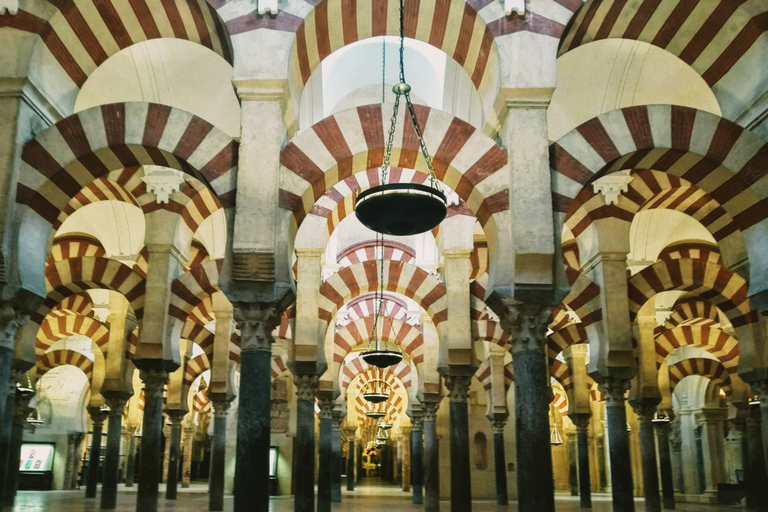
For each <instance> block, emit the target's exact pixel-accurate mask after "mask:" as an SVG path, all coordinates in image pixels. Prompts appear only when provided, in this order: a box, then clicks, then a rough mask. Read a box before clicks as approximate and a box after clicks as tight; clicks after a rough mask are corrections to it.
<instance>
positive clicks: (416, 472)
mask: <svg viewBox="0 0 768 512" xmlns="http://www.w3.org/2000/svg"><path fill="white" fill-rule="evenodd" d="M422 421H423V420H422V419H421V418H418V420H417V419H414V423H413V430H411V486H412V488H413V499H412V501H413V503H415V504H417V505H420V504H422V503H424V438H423V436H422V433H423V432H422V428H423V427H422V425H423V423H422Z"/></svg>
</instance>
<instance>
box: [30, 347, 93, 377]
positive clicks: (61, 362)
mask: <svg viewBox="0 0 768 512" xmlns="http://www.w3.org/2000/svg"><path fill="white" fill-rule="evenodd" d="M65 365H70V366H74V367H75V368H79V369H80V370H82V372H83V373H84V374H85V376H86V377H87V378H88V383H89V384H90V382H91V377H92V375H93V362H92V361H91V360H90V359H88V358H87V357H85V356H84V355H83V354H81V353H80V352H77V351H75V350H68V349H66V350H52V351H50V352H46V353H45V354H40V355H38V356H37V365H36V366H35V370H34V371H35V374H36V375H37V376H38V377H42V376H43V375H45V374H46V373H47V372H48V371H50V370H52V369H54V368H56V367H58V366H65Z"/></svg>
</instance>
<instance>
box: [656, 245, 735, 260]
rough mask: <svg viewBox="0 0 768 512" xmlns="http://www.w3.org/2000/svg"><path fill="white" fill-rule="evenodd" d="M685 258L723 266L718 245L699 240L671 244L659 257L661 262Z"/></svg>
mask: <svg viewBox="0 0 768 512" xmlns="http://www.w3.org/2000/svg"><path fill="white" fill-rule="evenodd" d="M683 258H687V259H693V260H703V261H706V262H709V263H711V264H713V265H722V264H723V258H722V256H720V250H719V249H718V247H717V246H716V245H713V244H710V243H707V242H701V241H698V240H696V241H682V242H675V243H673V244H670V245H668V246H666V247H665V248H664V249H662V250H661V253H660V254H659V257H658V259H660V260H679V259H683Z"/></svg>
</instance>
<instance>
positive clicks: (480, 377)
mask: <svg viewBox="0 0 768 512" xmlns="http://www.w3.org/2000/svg"><path fill="white" fill-rule="evenodd" d="M475 378H477V381H478V382H479V383H480V385H481V386H483V389H484V390H486V391H489V390H490V389H491V388H492V387H493V379H491V367H490V366H489V365H488V361H487V360H486V361H483V362H482V363H480V366H478V367H477V371H476V372H475ZM514 380H515V377H514V375H513V374H512V363H509V364H506V365H504V396H506V394H507V391H509V388H510V387H511V386H512V382H513V381H514Z"/></svg>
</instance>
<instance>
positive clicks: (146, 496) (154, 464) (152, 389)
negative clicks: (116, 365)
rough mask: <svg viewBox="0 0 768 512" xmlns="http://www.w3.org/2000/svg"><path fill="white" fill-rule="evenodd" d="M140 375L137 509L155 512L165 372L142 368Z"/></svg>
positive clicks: (160, 466) (165, 380)
mask: <svg viewBox="0 0 768 512" xmlns="http://www.w3.org/2000/svg"><path fill="white" fill-rule="evenodd" d="M140 376H141V380H142V381H143V382H144V419H143V423H142V428H141V432H142V439H141V469H140V470H139V487H138V490H137V493H136V512H157V500H158V497H159V492H158V488H159V482H160V477H161V475H162V463H163V437H162V435H163V387H164V386H165V383H166V382H167V381H168V372H166V371H165V370H141V372H140Z"/></svg>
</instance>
